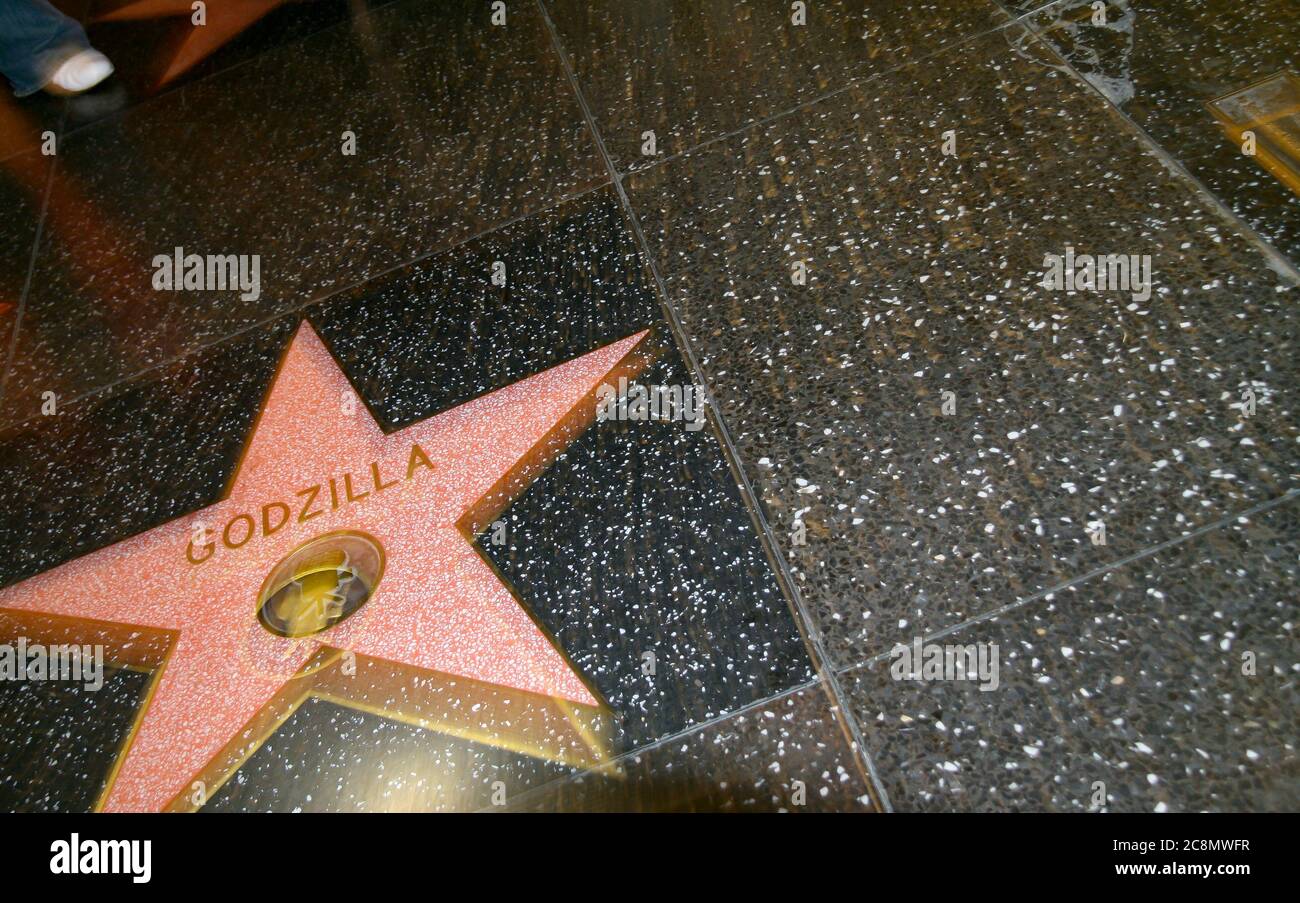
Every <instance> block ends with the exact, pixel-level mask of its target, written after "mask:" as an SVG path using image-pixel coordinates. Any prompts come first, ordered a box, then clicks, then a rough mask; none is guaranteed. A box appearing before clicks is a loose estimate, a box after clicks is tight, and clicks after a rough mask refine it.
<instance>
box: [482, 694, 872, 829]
mask: <svg viewBox="0 0 1300 903" xmlns="http://www.w3.org/2000/svg"><path fill="white" fill-rule="evenodd" d="M801 785H802V786H801ZM505 808H506V810H507V811H520V812H556V811H561V812H869V811H872V805H871V797H870V794H869V792H868V790H867V786H866V782H865V781H864V780H863V777H862V769H861V766H860V765H858V764H857V763H856V762H855V760H854V755H853V749H852V747H851V746H850V745H849V743H848V741H847V740H846V739H845V738H844V735H843V733H842V727H841V725H840V723H839V721H838V720H837V718H836V717H835V711H834V707H833V706H832V705H831V703H830V702H829V700H828V697H827V694H826V692H825V690H824V689H823V688H822V687H821V686H820V685H814V686H812V687H810V688H808V689H801V690H797V691H795V692H793V693H790V694H787V695H783V696H780V697H777V698H775V699H772V700H769V701H767V702H765V703H763V704H762V705H760V706H756V707H754V708H751V709H747V710H746V711H744V712H742V713H740V714H737V715H733V716H731V717H730V718H727V719H726V720H724V721H721V722H712V723H709V724H707V725H705V726H703V727H701V728H699V729H697V730H695V731H693V732H692V733H690V734H687V735H685V736H682V737H675V738H673V739H671V740H667V741H665V742H663V743H661V744H657V745H655V746H653V747H650V748H647V749H645V750H643V751H640V752H636V753H630V754H628V755H627V756H624V757H623V758H621V759H619V760H617V761H616V762H615V763H613V764H612V765H611V766H609V767H607V768H605V769H602V770H592V771H586V772H581V773H579V774H577V775H574V776H573V777H571V778H569V779H567V780H563V781H556V782H553V783H550V784H546V785H545V786H542V787H540V788H538V789H536V790H534V791H531V792H528V793H525V794H523V795H522V796H521V797H519V798H518V799H516V800H511V801H508V802H507V803H506V806H505Z"/></svg>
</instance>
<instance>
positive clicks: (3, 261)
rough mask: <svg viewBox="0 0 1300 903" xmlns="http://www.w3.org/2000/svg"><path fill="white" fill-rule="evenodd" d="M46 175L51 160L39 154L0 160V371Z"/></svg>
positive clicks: (24, 280)
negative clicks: (1, 213) (0, 215)
mask: <svg viewBox="0 0 1300 903" xmlns="http://www.w3.org/2000/svg"><path fill="white" fill-rule="evenodd" d="M49 174H50V158H49V157H46V156H44V155H42V154H41V153H40V152H39V151H29V152H27V153H22V154H16V155H14V156H12V157H9V158H8V159H5V160H0V210H3V211H4V216H3V217H0V367H3V366H5V364H6V363H7V362H8V357H9V339H10V337H11V336H12V334H13V326H14V323H15V322H16V321H17V319H18V308H19V306H20V302H21V300H22V296H23V288H24V286H25V285H26V283H27V271H28V270H29V269H30V268H31V264H32V245H33V244H34V243H35V242H36V231H37V228H38V226H39V225H40V215H41V200H42V198H43V197H44V196H45V186H46V183H47V182H48V181H49Z"/></svg>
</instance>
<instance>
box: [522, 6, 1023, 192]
mask: <svg viewBox="0 0 1300 903" xmlns="http://www.w3.org/2000/svg"><path fill="white" fill-rule="evenodd" d="M546 5H547V8H548V9H549V10H550V13H551V17H552V19H553V20H554V23H555V26H556V29H557V30H558V32H559V35H560V41H561V44H562V46H563V47H564V49H565V51H566V52H567V53H568V55H569V57H570V60H571V61H572V65H573V68H574V71H575V72H576V74H577V77H578V81H579V84H580V86H581V88H582V91H583V94H584V96H585V97H586V99H587V102H588V103H589V104H590V106H591V108H592V113H593V115H594V116H595V119H596V125H597V128H598V129H599V131H600V133H601V135H602V137H603V138H604V141H605V146H606V148H607V149H608V151H609V153H610V155H611V156H612V157H613V159H614V163H615V165H616V166H617V167H618V168H619V170H620V171H627V170H629V169H636V168H640V167H644V166H647V165H651V164H652V163H653V162H655V157H667V156H671V155H673V154H678V153H681V152H682V151H684V150H687V149H689V148H691V147H694V146H695V145H697V144H700V143H701V142H703V141H707V140H709V139H712V138H716V137H718V136H719V135H722V134H725V133H728V132H731V131H734V130H735V129H738V128H741V127H743V126H745V125H748V124H750V123H753V122H755V121H758V120H761V119H763V118H765V117H768V116H772V115H773V114H777V113H781V112H784V111H786V110H789V109H790V108H792V107H794V106H796V105H798V104H801V103H804V102H807V101H809V100H812V99H814V98H816V97H819V96H821V95H823V94H826V93H829V92H832V91H836V90H839V89H840V88H842V87H843V86H844V84H846V83H847V82H848V81H849V80H850V79H853V78H862V77H867V76H871V75H874V74H877V73H879V72H884V71H888V70H889V69H891V68H894V67H896V66H899V65H901V64H902V63H904V62H906V61H907V60H909V59H915V58H918V57H922V56H925V55H927V54H930V53H933V52H934V51H937V50H939V49H940V48H942V47H946V46H949V45H953V44H957V43H959V42H961V41H962V40H963V39H965V38H966V37H968V36H969V35H971V34H977V33H979V32H981V31H986V30H988V29H990V28H993V27H995V26H997V25H999V24H1001V23H1002V22H1004V21H1006V15H1005V14H1004V13H1003V12H1002V11H1001V9H1000V8H999V7H998V6H997V5H996V4H995V3H993V2H992V0H950V2H942V3H939V2H924V3H907V4H898V3H892V2H889V0H827V2H821V0H818V2H815V3H808V4H806V19H805V22H804V24H802V25H796V24H794V21H793V17H794V15H795V12H794V10H793V8H792V4H789V3H784V4H783V3H745V2H741V3H737V2H733V0H706V2H703V3H701V2H690V3H663V4H654V3H640V2H636V0H628V2H614V3H589V2H587V0H551V2H548V3H547V4H546ZM647 131H653V132H654V138H655V154H653V155H649V154H646V153H645V152H644V150H645V149H646V145H645V141H646V139H645V137H643V133H644V132H647Z"/></svg>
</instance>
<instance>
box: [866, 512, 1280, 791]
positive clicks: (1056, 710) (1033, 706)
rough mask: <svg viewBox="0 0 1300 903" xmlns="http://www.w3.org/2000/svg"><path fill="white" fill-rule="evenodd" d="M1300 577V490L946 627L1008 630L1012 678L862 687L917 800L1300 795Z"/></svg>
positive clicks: (877, 731)
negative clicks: (1077, 580)
mask: <svg viewBox="0 0 1300 903" xmlns="http://www.w3.org/2000/svg"><path fill="white" fill-rule="evenodd" d="M1298 578H1300V501H1295V500H1293V501H1290V502H1287V503H1284V504H1282V505H1281V506H1279V507H1277V508H1273V509H1270V510H1268V511H1265V512H1262V513H1258V514H1255V515H1253V516H1251V517H1249V518H1243V519H1239V520H1237V521H1235V522H1233V523H1231V524H1230V525H1228V526H1225V527H1222V528H1220V529H1218V530H1214V531H1211V532H1209V533H1206V534H1202V535H1201V536H1199V537H1196V538H1193V539H1191V540H1188V541H1187V542H1185V543H1182V544H1180V545H1177V546H1174V547H1172V548H1169V549H1166V550H1164V551H1161V552H1159V553H1157V554H1155V555H1153V556H1151V557H1149V558H1146V559H1143V560H1140V561H1136V562H1133V563H1131V564H1128V565H1126V566H1124V567H1122V568H1119V569H1117V570H1113V571H1108V572H1106V573H1105V574H1103V575H1102V576H1100V577H1096V578H1094V579H1092V580H1088V581H1085V582H1083V583H1081V584H1078V585H1076V586H1074V587H1072V588H1070V589H1069V590H1066V591H1064V592H1061V593H1059V594H1056V595H1055V596H1053V597H1051V598H1049V599H1046V600H1041V601H1038V602H1034V603H1031V604H1029V605H1026V606H1024V607H1022V608H1019V609H1016V610H1013V611H1011V612H1008V613H1007V614H1005V615H1002V616H1000V617H998V618H995V619H991V620H990V621H987V622H984V623H980V624H974V625H970V626H968V627H965V628H963V629H962V630H960V631H958V632H956V633H953V634H950V635H948V636H946V637H943V638H942V639H939V640H937V641H936V642H940V643H948V644H973V643H986V644H997V646H998V649H999V655H998V659H999V662H1000V664H999V668H998V686H997V689H995V690H990V691H981V690H979V689H978V687H977V685H976V684H975V683H973V682H964V681H957V682H943V681H912V680H894V679H893V678H892V677H891V673H890V666H891V663H890V661H889V660H885V661H883V662H881V663H879V664H876V665H874V666H872V667H871V668H864V669H859V670H857V671H855V672H853V673H852V674H851V675H846V687H847V688H848V690H849V694H850V697H851V705H852V706H853V708H854V711H855V712H856V714H857V716H858V720H859V723H860V724H861V725H862V727H863V729H864V731H865V733H866V737H867V744H868V747H869V751H870V752H871V754H872V756H873V759H874V761H875V763H876V766H877V768H878V769H879V771H880V774H881V775H882V776H883V780H884V782H885V784H886V788H887V790H888V792H889V795H890V799H891V801H892V802H893V804H894V805H895V807H897V808H898V809H899V810H901V811H915V810H921V811H952V810H958V811H971V810H980V811H985V810H995V811H1007V810H1063V811H1099V810H1104V811H1110V812H1128V811H1136V812H1152V811H1157V812H1164V811H1170V812H1180V811H1192V810H1210V811H1237V810H1247V811H1266V810H1285V811H1295V809H1296V808H1297V807H1300V754H1297V749H1296V744H1297V740H1296V738H1297V736H1300V719H1298V716H1297V713H1298V712H1300V692H1298V691H1297V678H1298V675H1300V663H1297V657H1296V648H1297V646H1296V617H1297V615H1298V614H1300V605H1298V604H1297V599H1296V585H1297V579H1298ZM1248 666H1251V667H1253V669H1254V672H1253V674H1249V673H1246V671H1247V668H1248ZM899 670H900V671H905V670H906V668H905V666H903V667H900V669H899ZM1097 782H1101V783H1102V784H1104V785H1105V786H1104V788H1099V787H1098V786H1097ZM1103 793H1104V802H1103V800H1102V796H1103Z"/></svg>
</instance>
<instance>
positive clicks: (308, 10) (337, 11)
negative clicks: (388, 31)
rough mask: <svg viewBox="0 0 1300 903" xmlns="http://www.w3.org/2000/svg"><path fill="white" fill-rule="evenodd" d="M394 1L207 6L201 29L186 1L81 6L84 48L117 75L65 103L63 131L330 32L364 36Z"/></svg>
mask: <svg viewBox="0 0 1300 903" xmlns="http://www.w3.org/2000/svg"><path fill="white" fill-rule="evenodd" d="M392 2H394V0H308V2H302V0H289V2H286V0H261V2H252V3H238V4H223V3H212V4H209V5H208V9H207V20H206V23H205V24H204V25H202V26H199V25H195V24H194V23H193V21H192V15H193V9H192V4H191V3H189V2H185V0H177V2H171V3H168V2H161V3H160V2H155V0H88V2H86V5H87V7H88V9H87V10H86V12H85V14H84V15H83V16H82V21H83V22H84V23H85V24H86V33H87V36H88V37H89V38H90V42H91V44H92V45H93V46H94V47H95V48H96V49H97V50H99V51H100V52H102V53H103V54H105V55H106V56H107V57H108V58H109V59H110V60H112V62H113V65H114V67H115V69H116V72H115V73H114V75H113V77H112V78H111V79H109V80H108V81H107V82H105V83H104V84H102V85H101V86H99V87H98V88H96V89H95V90H93V91H91V92H89V93H88V94H86V95H84V96H82V97H78V98H74V99H73V101H72V103H71V104H70V105H69V108H68V113H69V118H68V126H69V127H70V128H78V127H80V126H83V125H85V124H86V123H88V122H93V121H95V120H98V119H102V118H104V117H105V116H109V115H113V114H115V113H118V112H121V111H122V110H125V109H127V108H129V107H131V106H134V105H136V104H139V103H142V102H145V101H148V100H149V99H151V98H153V97H157V96H159V95H160V94H164V93H166V92H168V91H172V90H175V89H177V88H180V87H182V86H184V85H186V84H189V83H191V82H194V81H198V80H199V79H202V78H206V77H208V76H211V75H215V74H216V73H218V72H221V71H223V70H226V69H230V68H233V67H235V66H238V65H241V64H243V63H246V62H248V61H249V60H252V59H254V58H256V57H258V56H260V55H262V54H265V53H267V52H268V51H272V50H276V49H278V48H281V47H286V46H288V45H290V44H293V43H295V42H297V41H300V40H302V39H303V38H305V37H308V36H310V35H313V34H316V33H317V32H321V31H324V30H326V29H330V28H340V29H350V30H353V31H357V32H363V31H364V30H365V29H366V28H368V27H370V24H369V23H370V18H371V16H372V15H373V14H374V12H375V11H376V10H377V9H379V8H380V7H382V6H385V5H387V4H388V3H392Z"/></svg>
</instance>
